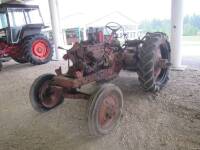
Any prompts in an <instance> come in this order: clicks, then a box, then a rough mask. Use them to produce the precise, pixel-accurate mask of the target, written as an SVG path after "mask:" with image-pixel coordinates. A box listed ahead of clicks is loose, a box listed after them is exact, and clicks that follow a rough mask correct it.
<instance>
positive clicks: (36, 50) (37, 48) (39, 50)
mask: <svg viewBox="0 0 200 150" xmlns="http://www.w3.org/2000/svg"><path fill="white" fill-rule="evenodd" d="M32 52H33V54H34V55H35V56H36V57H38V58H40V59H45V58H47V57H48V56H49V54H50V48H49V45H48V43H47V42H46V41H44V40H36V41H34V42H33V45H32Z"/></svg>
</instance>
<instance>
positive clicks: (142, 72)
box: [137, 33, 171, 92]
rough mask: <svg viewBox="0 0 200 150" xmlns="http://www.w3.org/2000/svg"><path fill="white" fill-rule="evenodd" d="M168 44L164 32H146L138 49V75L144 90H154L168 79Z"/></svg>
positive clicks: (157, 89) (158, 88)
mask: <svg viewBox="0 0 200 150" xmlns="http://www.w3.org/2000/svg"><path fill="white" fill-rule="evenodd" d="M170 52H171V49H170V45H169V42H168V40H167V36H166V35H165V34H164V33H147V35H146V36H145V38H144V42H143V44H142V47H141V49H140V51H139V55H138V56H139V62H138V72H137V73H138V76H139V82H140V84H141V86H142V87H143V88H144V89H145V91H152V92H156V91H159V90H160V89H161V88H162V87H164V86H165V85H166V83H167V81H168V80H169V66H170Z"/></svg>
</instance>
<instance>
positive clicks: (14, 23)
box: [8, 9, 26, 27]
mask: <svg viewBox="0 0 200 150" xmlns="http://www.w3.org/2000/svg"><path fill="white" fill-rule="evenodd" d="M8 16H9V20H10V26H11V27H21V26H23V25H25V24H26V20H25V18H24V12H23V10H15V9H13V10H9V11H8Z"/></svg>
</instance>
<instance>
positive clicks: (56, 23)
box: [49, 0, 60, 59]
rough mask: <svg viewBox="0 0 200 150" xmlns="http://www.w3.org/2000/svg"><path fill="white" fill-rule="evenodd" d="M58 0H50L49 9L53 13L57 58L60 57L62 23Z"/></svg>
mask: <svg viewBox="0 0 200 150" xmlns="http://www.w3.org/2000/svg"><path fill="white" fill-rule="evenodd" d="M56 1H57V0H49V9H50V15H51V24H52V31H53V40H54V44H55V58H56V59H59V53H58V46H59V45H60V36H59V33H60V25H59V22H60V21H59V16H58V12H57V11H58V10H57V2H56Z"/></svg>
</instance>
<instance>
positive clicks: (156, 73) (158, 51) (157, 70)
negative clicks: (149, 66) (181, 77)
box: [154, 48, 162, 80]
mask: <svg viewBox="0 0 200 150" xmlns="http://www.w3.org/2000/svg"><path fill="white" fill-rule="evenodd" d="M160 59H162V55H161V49H160V48H157V49H156V59H155V64H156V65H155V66H154V78H155V80H157V79H158V76H159V75H160V73H161V70H162V68H161V67H159V65H158V63H159V61H160Z"/></svg>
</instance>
